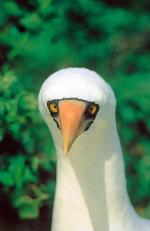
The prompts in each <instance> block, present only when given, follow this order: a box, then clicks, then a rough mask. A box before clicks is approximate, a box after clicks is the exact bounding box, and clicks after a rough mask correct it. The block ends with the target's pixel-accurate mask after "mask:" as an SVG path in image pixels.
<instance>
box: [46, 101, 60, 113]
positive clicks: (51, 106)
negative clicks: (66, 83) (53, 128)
mask: <svg viewBox="0 0 150 231" xmlns="http://www.w3.org/2000/svg"><path fill="white" fill-rule="evenodd" d="M48 109H49V110H50V113H51V114H52V115H56V114H58V105H57V103H55V102H50V103H49V104H48Z"/></svg>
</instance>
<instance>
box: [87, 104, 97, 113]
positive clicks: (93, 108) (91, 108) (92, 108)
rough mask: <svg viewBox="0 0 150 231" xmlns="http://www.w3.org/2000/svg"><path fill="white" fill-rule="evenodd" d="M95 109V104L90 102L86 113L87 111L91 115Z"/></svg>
mask: <svg viewBox="0 0 150 231" xmlns="http://www.w3.org/2000/svg"><path fill="white" fill-rule="evenodd" d="M96 110H97V107H96V105H94V104H91V105H90V106H89V107H88V113H89V114H90V115H93V114H94V113H95V112H96Z"/></svg>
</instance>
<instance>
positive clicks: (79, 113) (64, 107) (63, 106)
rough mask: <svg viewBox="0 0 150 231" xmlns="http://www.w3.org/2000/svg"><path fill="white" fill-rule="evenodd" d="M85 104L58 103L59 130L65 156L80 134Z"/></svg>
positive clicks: (75, 101)
mask: <svg viewBox="0 0 150 231" xmlns="http://www.w3.org/2000/svg"><path fill="white" fill-rule="evenodd" d="M84 112H85V103H84V102H82V101H78V100H62V101H61V102H60V103H59V118H60V128H61V132H62V136H63V145H64V153H65V154H67V153H68V151H69V150H70V148H71V145H72V144H73V142H74V140H75V139H76V138H77V136H78V135H79V134H80V133H81V128H82V125H83V121H84V116H83V115H84Z"/></svg>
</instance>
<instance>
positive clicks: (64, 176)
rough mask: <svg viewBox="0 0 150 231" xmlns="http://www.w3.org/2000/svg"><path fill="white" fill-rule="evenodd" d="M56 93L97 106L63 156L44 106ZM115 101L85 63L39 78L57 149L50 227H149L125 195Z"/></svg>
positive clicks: (113, 230) (134, 230) (91, 230)
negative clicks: (87, 126) (86, 127)
mask: <svg viewBox="0 0 150 231" xmlns="http://www.w3.org/2000/svg"><path fill="white" fill-rule="evenodd" d="M62 98H79V99H83V100H87V101H90V102H92V101H94V102H96V103H98V104H99V106H100V110H99V112H98V115H97V117H96V119H95V121H94V123H93V124H92V126H91V127H90V129H89V130H88V131H87V132H84V133H83V134H82V135H80V136H79V137H78V138H77V140H76V141H75V142H74V144H73V146H72V148H71V151H70V152H69V155H68V156H67V157H65V156H64V153H63V146H62V137H61V133H60V130H59V129H57V127H56V125H55V123H54V121H53V119H52V118H51V116H50V115H49V111H48V109H47V101H49V100H53V99H62ZM115 105H116V101H115V96H114V93H113V91H112V89H111V88H110V86H109V85H108V84H107V83H106V82H105V81H104V80H103V79H102V78H101V77H100V76H99V75H98V74H96V73H95V72H93V71H90V70H88V69H85V68H67V69H63V70H60V71H58V72H56V73H54V74H53V75H51V76H50V77H49V78H48V79H47V80H46V81H45V82H44V84H43V86H42V88H41V90H40V94H39V108H40V111H41V114H42V116H43V118H44V120H45V121H46V123H47V125H48V127H49V129H50V130H51V133H52V136H53V139H54V143H55V146H56V150H57V184H56V194H55V202H54V213H53V225H52V231H149V230H150V222H149V221H147V220H146V219H143V218H140V217H139V216H138V215H137V214H136V213H135V211H134V209H133V207H132V205H131V203H130V200H129V197H128V194H127V190H126V180H125V174H124V164H123V159H122V151H121V147H120V141H119V138H118V133H117V129H116V119H115Z"/></svg>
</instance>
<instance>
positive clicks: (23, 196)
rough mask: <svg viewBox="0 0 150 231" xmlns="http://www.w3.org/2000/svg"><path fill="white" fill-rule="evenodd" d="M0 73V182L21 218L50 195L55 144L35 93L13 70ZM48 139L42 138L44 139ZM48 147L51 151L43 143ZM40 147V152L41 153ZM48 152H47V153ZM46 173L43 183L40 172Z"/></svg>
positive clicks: (33, 213)
mask: <svg viewBox="0 0 150 231" xmlns="http://www.w3.org/2000/svg"><path fill="white" fill-rule="evenodd" d="M6 73H7V74H3V75H1V78H0V79H1V85H0V96H1V110H0V114H1V116H2V118H3V120H1V121H0V137H1V143H0V147H1V151H0V153H1V156H0V184H1V185H3V190H4V192H5V193H6V194H7V195H8V196H9V198H10V201H11V203H12V206H14V208H16V209H17V210H18V213H19V216H20V217H21V218H23V219H25V218H26V219H27V218H36V217H37V216H38V215H39V209H40V207H41V205H42V204H44V203H47V202H48V201H49V200H50V198H52V197H53V193H54V187H53V191H51V192H49V186H48V185H49V177H48V176H49V174H50V173H51V175H52V176H51V184H52V185H54V183H53V182H54V174H53V173H52V172H53V171H54V164H53V161H54V158H53V153H54V152H55V151H54V148H53V144H52V140H50V137H49V136H48V135H47V136H48V137H45V135H44V133H45V127H43V125H42V124H43V123H41V118H40V115H39V112H38V108H37V95H35V94H34V93H32V92H29V91H26V90H25V89H24V87H23V85H22V84H21V83H20V82H19V81H18V79H17V78H16V76H15V75H14V73H12V72H6ZM45 138H46V139H47V140H49V141H50V146H49V142H45V141H44V140H43V139H45ZM43 142H45V145H46V146H47V147H51V151H50V150H48V149H47V148H45V147H44V145H43ZM40 151H41V152H42V151H43V153H40ZM49 152H50V153H51V155H48V153H49ZM43 173H45V174H46V176H45V179H44V181H46V183H45V185H44V184H43V179H41V176H40V175H41V174H43Z"/></svg>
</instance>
